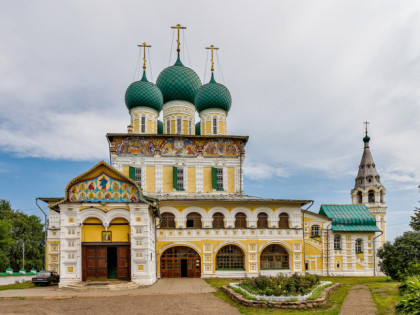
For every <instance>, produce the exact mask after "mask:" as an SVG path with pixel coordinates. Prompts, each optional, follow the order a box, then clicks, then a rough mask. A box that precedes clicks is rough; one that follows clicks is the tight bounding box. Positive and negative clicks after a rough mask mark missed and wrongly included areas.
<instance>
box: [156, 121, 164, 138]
mask: <svg viewBox="0 0 420 315" xmlns="http://www.w3.org/2000/svg"><path fill="white" fill-rule="evenodd" d="M157 133H158V134H159V135H163V122H161V121H160V120H158V121H157Z"/></svg>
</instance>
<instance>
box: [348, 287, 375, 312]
mask: <svg viewBox="0 0 420 315" xmlns="http://www.w3.org/2000/svg"><path fill="white" fill-rule="evenodd" d="M377 312H378V309H377V308H376V305H375V303H374V302H373V300H372V294H371V293H370V291H369V288H368V287H367V286H365V285H355V286H353V287H352V288H351V289H350V291H349V293H348V294H347V296H346V299H345V300H344V303H343V305H342V306H341V310H340V315H354V314H357V315H370V314H376V313H377Z"/></svg>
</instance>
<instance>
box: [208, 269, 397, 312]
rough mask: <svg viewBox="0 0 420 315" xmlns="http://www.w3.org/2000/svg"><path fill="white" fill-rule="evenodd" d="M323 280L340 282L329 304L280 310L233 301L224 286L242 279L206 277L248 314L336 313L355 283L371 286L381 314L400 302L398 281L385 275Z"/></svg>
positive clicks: (223, 297)
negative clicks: (315, 307) (320, 306)
mask: <svg viewBox="0 0 420 315" xmlns="http://www.w3.org/2000/svg"><path fill="white" fill-rule="evenodd" d="M321 280H323V281H331V282H332V283H333V284H334V283H340V284H341V286H340V287H339V288H338V289H335V290H334V291H332V293H331V294H330V295H329V297H328V300H327V305H326V306H325V307H322V308H317V309H310V310H309V309H308V310H303V311H302V310H296V311H295V310H287V311H286V310H282V311H281V312H280V310H278V309H271V308H254V307H245V306H243V305H241V304H238V303H236V302H234V301H232V300H231V299H230V298H229V296H228V295H227V294H226V293H224V292H223V291H222V290H221V288H222V286H225V285H228V284H229V283H231V282H239V281H240V279H219V278H216V279H206V281H207V282H208V283H209V284H211V285H212V286H214V287H215V288H217V289H218V291H217V292H216V293H215V295H216V296H217V297H219V298H220V299H222V300H223V301H225V302H227V303H229V304H230V305H232V306H234V307H236V308H237V309H238V311H239V312H240V313H242V314H247V315H265V314H276V313H281V314H286V315H287V314H308V315H309V314H313V313H315V314H325V315H336V314H339V312H340V308H341V305H342V304H343V302H344V299H345V297H346V296H347V293H348V292H349V290H350V289H351V287H352V286H353V285H357V284H359V285H366V286H368V287H369V289H370V291H371V293H372V298H373V301H374V302H375V304H376V306H377V308H378V313H379V314H394V306H395V304H396V303H397V302H398V298H399V295H398V285H399V283H398V282H395V281H391V280H389V278H385V277H321Z"/></svg>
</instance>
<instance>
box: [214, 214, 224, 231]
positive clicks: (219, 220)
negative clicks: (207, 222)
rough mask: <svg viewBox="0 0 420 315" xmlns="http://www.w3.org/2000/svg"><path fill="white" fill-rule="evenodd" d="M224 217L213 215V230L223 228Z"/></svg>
mask: <svg viewBox="0 0 420 315" xmlns="http://www.w3.org/2000/svg"><path fill="white" fill-rule="evenodd" d="M224 219H225V216H224V215H223V213H220V212H216V213H215V214H213V228H214V229H223V228H224V227H225V221H224Z"/></svg>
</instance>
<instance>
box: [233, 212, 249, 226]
mask: <svg viewBox="0 0 420 315" xmlns="http://www.w3.org/2000/svg"><path fill="white" fill-rule="evenodd" d="M242 215H243V216H242ZM239 216H240V217H239ZM246 221H247V216H246V214H245V213H243V212H238V213H236V214H235V229H246V228H247V222H246Z"/></svg>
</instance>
